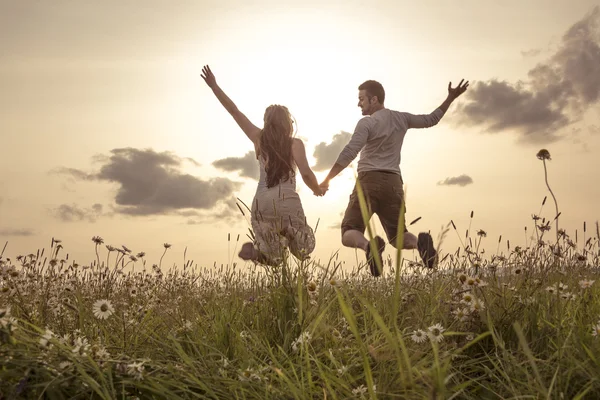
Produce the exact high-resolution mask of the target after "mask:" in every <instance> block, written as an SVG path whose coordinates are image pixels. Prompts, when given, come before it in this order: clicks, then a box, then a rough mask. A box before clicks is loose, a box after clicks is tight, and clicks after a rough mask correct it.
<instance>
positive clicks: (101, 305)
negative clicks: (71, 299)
mask: <svg viewBox="0 0 600 400" xmlns="http://www.w3.org/2000/svg"><path fill="white" fill-rule="evenodd" d="M92 310H93V312H94V316H95V317H96V318H98V319H107V318H108V317H110V316H111V315H112V314H113V313H114V312H115V309H114V307H113V305H112V304H111V302H110V301H109V300H98V301H96V302H95V303H94V305H93V307H92Z"/></svg>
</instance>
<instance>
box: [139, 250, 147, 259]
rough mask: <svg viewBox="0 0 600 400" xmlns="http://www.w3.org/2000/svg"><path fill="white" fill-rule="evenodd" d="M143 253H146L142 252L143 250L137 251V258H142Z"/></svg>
mask: <svg viewBox="0 0 600 400" xmlns="http://www.w3.org/2000/svg"><path fill="white" fill-rule="evenodd" d="M145 255H146V253H144V252H143V251H140V252H139V253H137V257H138V258H143V257H144V256H145Z"/></svg>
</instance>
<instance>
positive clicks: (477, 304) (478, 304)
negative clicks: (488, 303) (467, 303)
mask: <svg viewBox="0 0 600 400" xmlns="http://www.w3.org/2000/svg"><path fill="white" fill-rule="evenodd" d="M483 310H485V304H483V301H481V300H479V299H473V301H472V302H471V311H473V312H481V311H483Z"/></svg>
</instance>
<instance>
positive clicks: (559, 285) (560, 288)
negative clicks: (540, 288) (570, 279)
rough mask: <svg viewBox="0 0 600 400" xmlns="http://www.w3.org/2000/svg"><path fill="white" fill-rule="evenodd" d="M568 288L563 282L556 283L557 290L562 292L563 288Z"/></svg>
mask: <svg viewBox="0 0 600 400" xmlns="http://www.w3.org/2000/svg"><path fill="white" fill-rule="evenodd" d="M568 288H569V286H568V285H565V284H563V283H559V284H558V290H559V291H561V292H562V291H563V290H567V289H568Z"/></svg>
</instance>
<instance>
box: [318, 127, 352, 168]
mask: <svg viewBox="0 0 600 400" xmlns="http://www.w3.org/2000/svg"><path fill="white" fill-rule="evenodd" d="M351 137H352V134H351V133H349V132H344V131H342V132H340V133H337V134H335V135H333V138H332V140H331V143H329V144H327V143H325V142H321V143H319V144H318V145H316V146H315V151H314V153H313V157H314V158H315V159H316V160H317V163H316V164H315V165H314V166H313V167H312V169H313V170H315V171H325V170H328V169H330V168H331V167H332V166H333V164H335V162H336V160H337V159H338V156H339V155H340V153H341V151H342V150H343V149H344V146H346V145H347V144H348V142H349V141H350V138H351Z"/></svg>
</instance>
